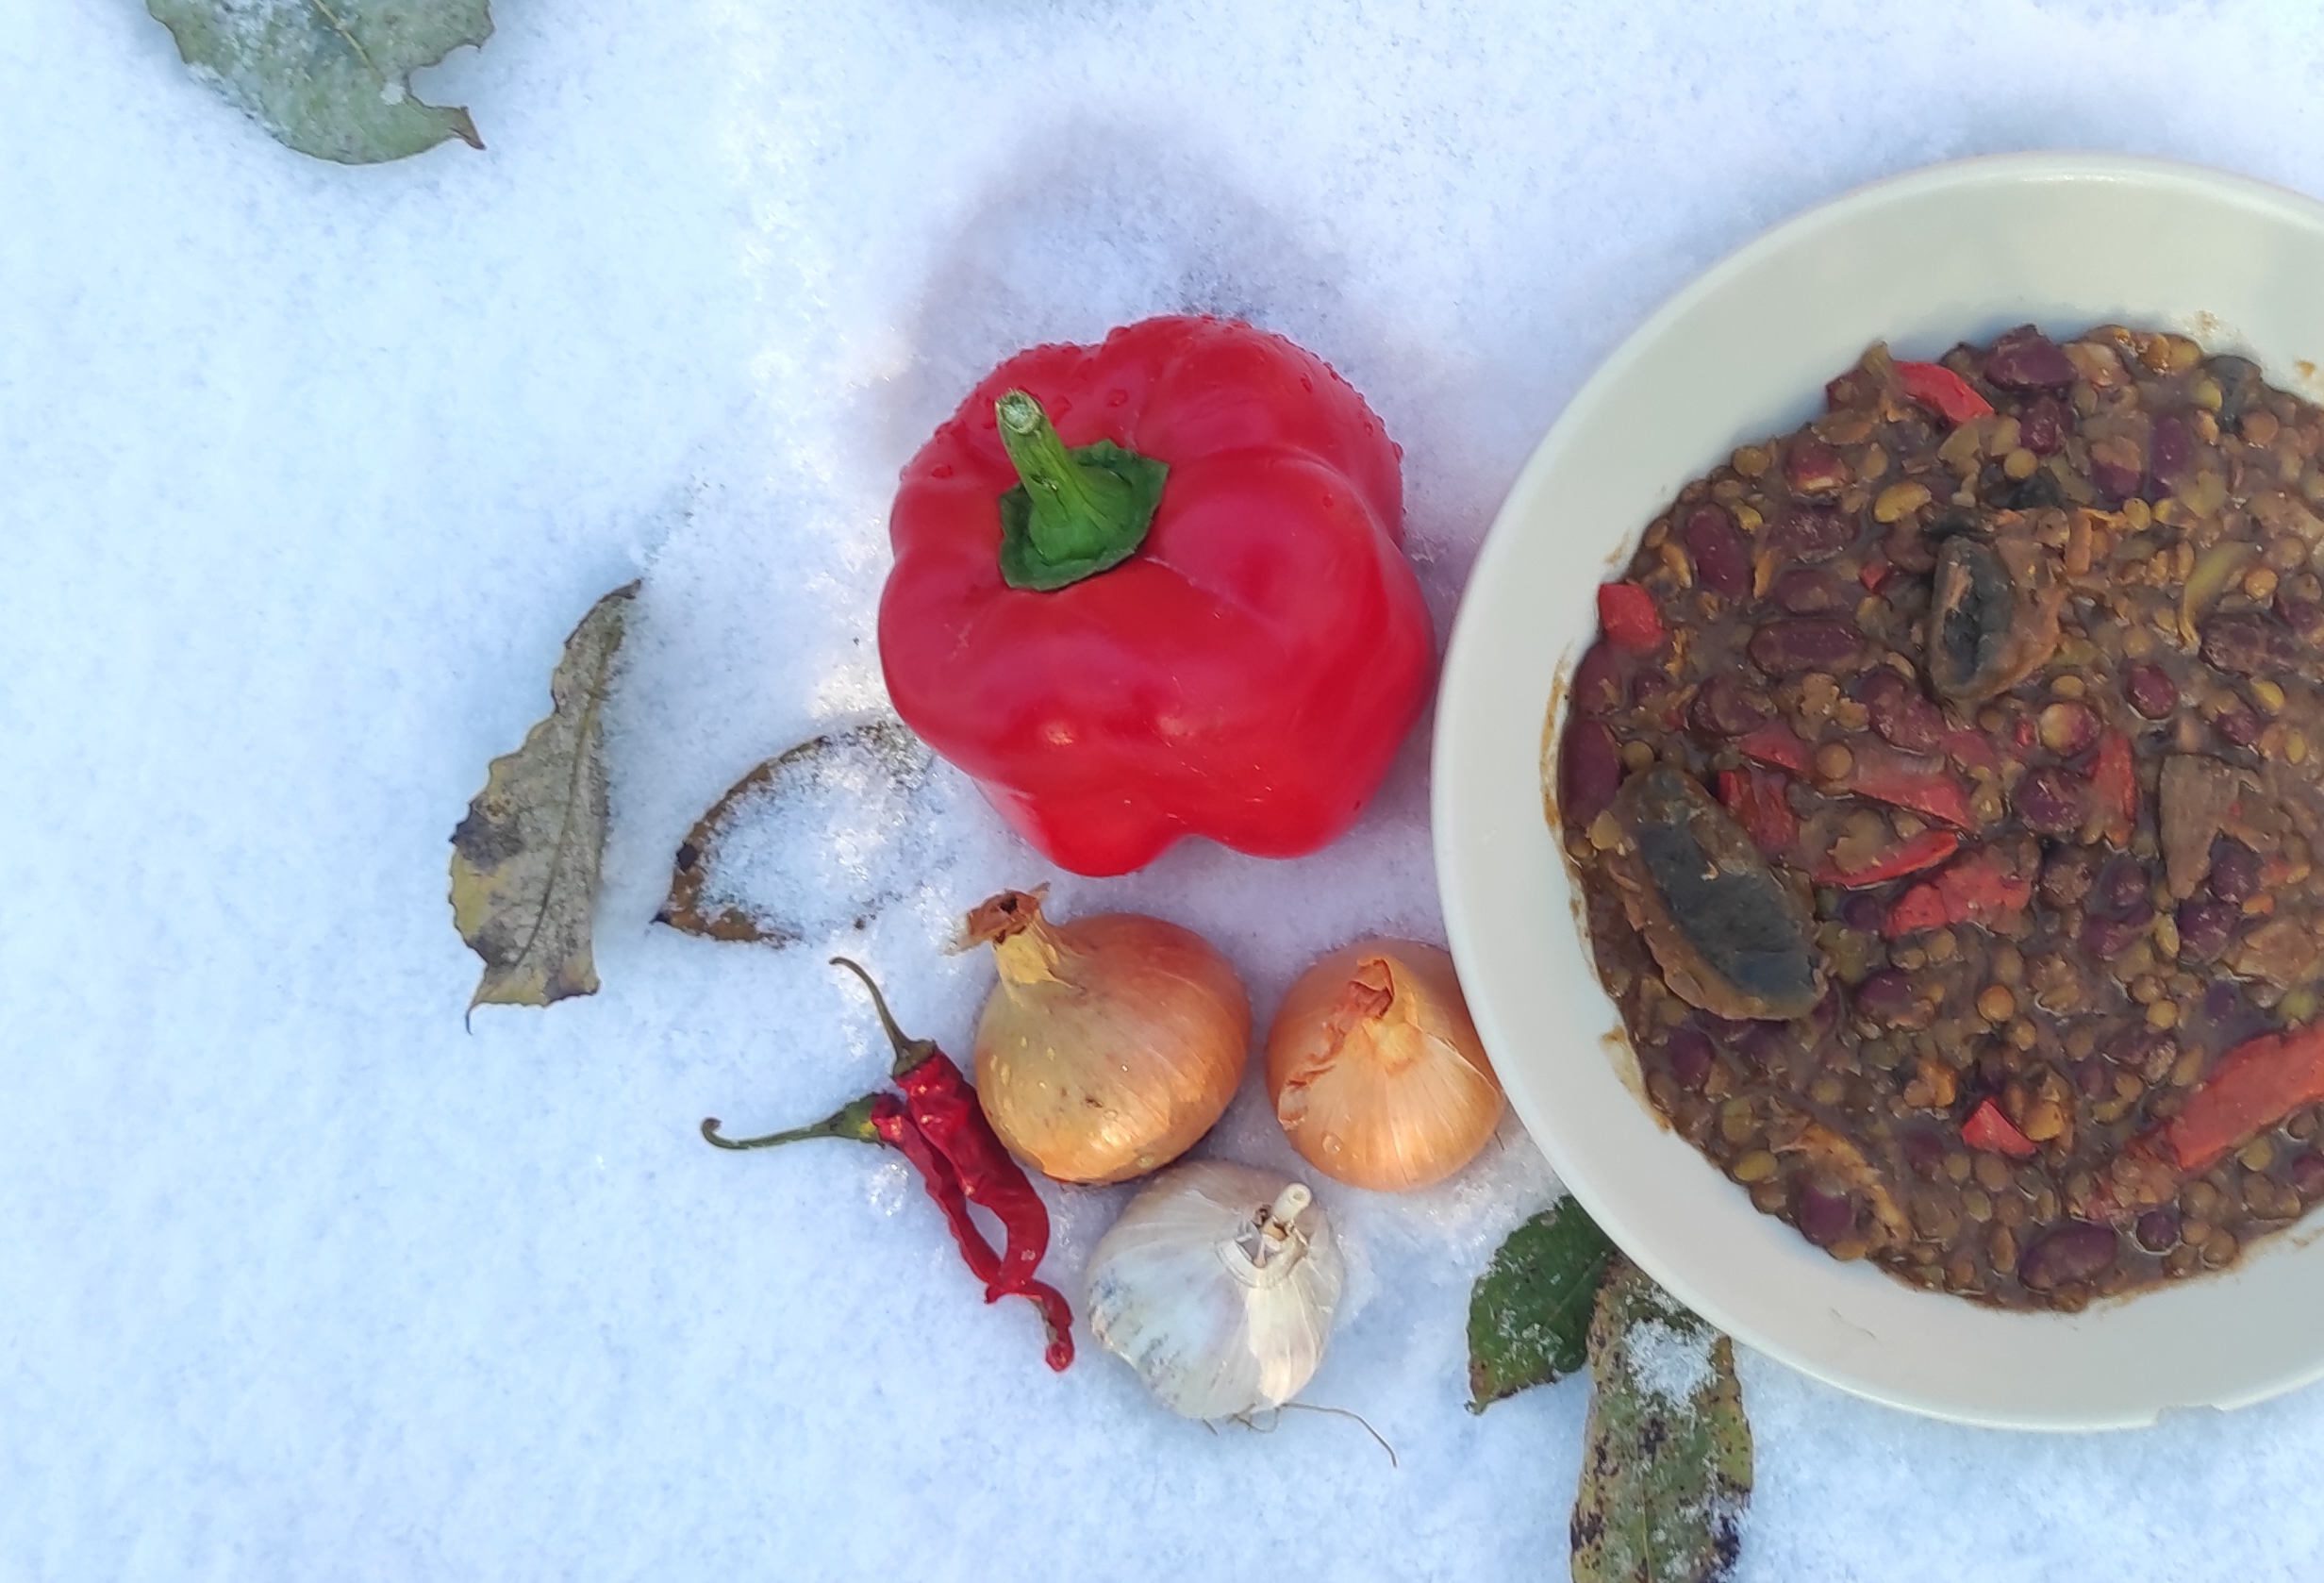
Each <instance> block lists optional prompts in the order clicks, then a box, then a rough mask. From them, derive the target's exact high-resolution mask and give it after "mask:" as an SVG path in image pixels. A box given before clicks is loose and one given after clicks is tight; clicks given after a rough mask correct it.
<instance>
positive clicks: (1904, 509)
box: [1552, 325, 2324, 1310]
mask: <svg viewBox="0 0 2324 1583" xmlns="http://www.w3.org/2000/svg"><path fill="white" fill-rule="evenodd" d="M1825 393H1826V398H1827V400H1826V408H1827V409H1826V410H1825V412H1824V413H1823V415H1822V416H1821V417H1818V418H1817V419H1816V420H1815V421H1814V422H1812V423H1810V424H1808V425H1805V426H1804V427H1801V428H1800V429H1798V430H1796V431H1794V432H1793V433H1791V434H1788V435H1785V436H1784V437H1782V438H1780V439H1776V440H1770V441H1768V442H1764V443H1760V444H1751V445H1745V446H1743V447H1742V448H1741V449H1739V450H1737V451H1735V454H1734V455H1733V456H1732V457H1730V458H1728V459H1727V461H1726V462H1725V463H1723V464H1722V465H1720V466H1719V467H1718V468H1717V469H1715V470H1714V471H1713V472H1712V473H1711V474H1710V475H1708V476H1707V477H1703V478H1699V479H1697V480H1695V481H1694V482H1692V483H1690V484H1688V485H1686V487H1685V489H1683V490H1681V491H1680V492H1679V495H1678V498H1677V500H1676V501H1675V502H1673V503H1672V505H1671V506H1670V508H1668V510H1667V511H1665V512H1664V513H1663V514H1662V515H1661V516H1659V517H1657V518H1656V519H1655V520H1654V522H1653V523H1652V525H1650V526H1649V527H1648V529H1647V531H1646V534H1645V538H1644V541H1643V542H1642V543H1641V545H1640V547H1639V550H1638V552H1637V554H1636V555H1635V557H1634V558H1632V560H1631V562H1630V565H1629V567H1628V569H1627V571H1626V572H1625V573H1624V574H1623V575H1622V577H1621V578H1620V580H1618V581H1616V582H1612V583H1609V584H1607V585H1605V586H1604V587H1603V588H1602V589H1601V590H1600V591H1599V616H1600V625H1601V627H1602V635H1601V637H1600V639H1599V641H1598V642H1597V643H1596V644H1595V646H1593V647H1592V648H1591V649H1590V650H1589V651H1588V652H1587V653H1586V654H1585V656H1584V657H1583V658H1582V660H1581V663H1580V664H1579V666H1578V667H1577V668H1576V670H1575V673H1574V675H1573V677H1572V682H1571V686H1570V688H1569V690H1568V692H1567V694H1566V698H1565V700H1564V702H1563V704H1562V706H1561V707H1562V708H1564V710H1565V714H1564V724H1563V727H1562V734H1561V736H1560V740H1559V748H1558V754H1557V759H1556V769H1555V777H1554V787H1553V795H1552V805H1553V808H1554V809H1555V813H1554V819H1555V822H1556V823H1557V825H1558V826H1559V828H1560V830H1561V833H1562V836H1563V840H1564V843H1565V847H1566V852H1567V855H1568V857H1569V859H1570V860H1571V861H1572V863H1573V864H1574V865H1575V868H1576V871H1577V874H1578V877H1579V879H1580V882H1581V888H1582V891H1583V894H1584V897H1585V906H1586V910H1587V920H1588V926H1589V932H1590V936H1591V942H1592V947H1593V949H1594V952H1595V955H1596V960H1597V966H1598V972H1599V975H1600V976H1601V978H1602V980H1603V981H1604V983H1605V985H1606V988H1607V989H1608V991H1610V992H1611V993H1612V995H1613V996H1614V998H1615V1000H1616V1002H1617V1004H1618V1006H1619V1007H1620V1009H1621V1014H1622V1018H1623V1022H1624V1024H1625V1025H1626V1026H1627V1028H1628V1031H1629V1035H1630V1039H1631V1042H1632V1043H1633V1045H1634V1046H1635V1048H1636V1051H1637V1054H1638V1058H1639V1064H1640V1069H1641V1072H1642V1075H1643V1077H1644V1083H1645V1089H1646V1093H1647V1096H1648V1099H1649V1100H1650V1101H1651V1103H1652V1105H1653V1106H1654V1108H1656V1109H1657V1110H1658V1111H1659V1112H1660V1114H1661V1115H1662V1117H1663V1118H1664V1119H1665V1120H1667V1122H1668V1125H1670V1126H1671V1127H1672V1128H1674V1129H1675V1130H1676V1131H1678V1132H1679V1133H1680V1134H1681V1135H1683V1136H1684V1137H1685V1139H1686V1140H1687V1141H1689V1142H1691V1143H1692V1144H1693V1145H1694V1146H1695V1147H1696V1148H1697V1149H1699V1150H1701V1153H1702V1154H1703V1155H1704V1156H1706V1157H1707V1158H1709V1159H1710V1160H1711V1161H1712V1162H1713V1163H1714V1164H1715V1165H1717V1166H1718V1168H1719V1169H1720V1170H1721V1171H1723V1172H1724V1173H1725V1174H1726V1175H1728V1176H1729V1177H1730V1178H1731V1179H1733V1180H1734V1181H1735V1183H1737V1184H1738V1185H1739V1186H1741V1187H1742V1188H1743V1189H1744V1191H1748V1192H1749V1193H1750V1195H1751V1202H1752V1204H1753V1205H1755V1206H1756V1207H1757V1208H1759V1209H1761V1210H1762V1211H1764V1212H1766V1213H1768V1214H1772V1215H1777V1216H1780V1217H1782V1218H1783V1219H1784V1220H1785V1221H1787V1222H1789V1223H1790V1224H1791V1225H1793V1226H1795V1227H1796V1228H1797V1229H1798V1230H1799V1232H1800V1233H1801V1235H1802V1236H1803V1237H1805V1238H1806V1239H1807V1240H1808V1241H1811V1242H1813V1243H1815V1244H1817V1245H1818V1246H1819V1247H1822V1248H1824V1249H1826V1250H1827V1251H1828V1252H1830V1253H1831V1254H1832V1255H1833V1256H1834V1257H1835V1258H1843V1259H1854V1258H1868V1259H1871V1260H1873V1261H1875V1262H1876V1263H1878V1264H1879V1265H1881V1266H1882V1267H1883V1268H1884V1269H1885V1270H1887V1271H1888V1272H1889V1273H1890V1274H1892V1275H1897V1276H1899V1277H1900V1278H1901V1279H1903V1280H1906V1281H1909V1282H1911V1283H1912V1284H1914V1285H1916V1286H1920V1287H1926V1288H1932V1289H1936V1290H1941V1291H1950V1292H1954V1293H1957V1294H1959V1295H1962V1296H1965V1297H1969V1298H1973V1299H1976V1300H1978V1301H1981V1302H1986V1303H1993V1304H2000V1305H2004V1306H2009V1307H2017V1308H2061V1309H2069V1310H2070V1309H2075V1308H2081V1307H2083V1305H2084V1304H2086V1303H2088V1302H2089V1301H2090V1300H2091V1299H2092V1298H2094V1297H2098V1296H2105V1295H2111V1294H2114V1293H2118V1292H2126V1291H2134V1290H2136V1289H2138V1288H2141V1287H2145V1286H2149V1285H2151V1284H2153V1283H2156V1282H2159V1281H2163V1280H2168V1279H2173V1278H2178V1277H2183V1276H2187V1275H2194V1274H2196V1273H2198V1272H2199V1271H2203V1270H2211V1269H2216V1268H2218V1267H2220V1266H2222V1265H2225V1264H2228V1263H2230V1262H2232V1261H2233V1259H2234V1258H2236V1257H2237V1255H2238V1254H2239V1252H2240V1251H2241V1250H2242V1249H2243V1248H2244V1247H2245V1246H2246V1245H2247V1244H2249V1242H2250V1241H2253V1240H2254V1239H2255V1238H2258V1237H2262V1236H2265V1235H2266V1234H2267V1233H2269V1232H2271V1231H2275V1230H2280V1229H2282V1227H2283V1226H2285V1225H2289V1224H2290V1223H2291V1222H2292V1221H2294V1220H2296V1219H2298V1218H2299V1215H2300V1214H2301V1213H2302V1212H2303V1211H2304V1210H2305V1209H2306V1208H2308V1207H2309V1206H2311V1205H2313V1204H2315V1203H2316V1201H2317V1200H2318V1199H2319V1198H2324V1133H2320V1131H2319V1124H2320V1123H2324V1022H2319V1021H2318V1019H2317V1011H2318V998H2317V996H2318V990H2319V980H2320V979H2324V874H2319V872H2318V871H2317V869H2316V863H2315V858H2316V855H2317V854H2318V853H2320V852H2324V776H2320V775H2319V770H2320V769H2324V659H2320V658H2319V656H2320V655H2324V647H2320V645H2324V578H2320V577H2319V569H2324V516H2320V515H2319V514H2318V513H2319V511H2324V410H2319V409H2318V408H2316V406H2314V405H2311V404H2310V403H2308V402H2306V401H2303V400H2301V399H2299V398H2298V397H2296V396H2293V395H2291V394H2288V393H2287V392H2283V391H2281V390H2278V389H2276V388H2274V387H2272V386H2270V385H2268V384H2266V382H2265V381H2264V380H2263V378H2262V377H2261V374H2260V371H2259V369H2258V368H2256V367H2255V366H2254V365H2253V364H2252V363H2251V362H2249V360H2247V359H2245V358H2239V357H2233V356H2224V355H2222V356H2213V355H2209V354H2207V353H2206V352H2205V351H2204V349H2203V348H2202V347H2201V346H2199V345H2198V344H2197V343H2196V342H2193V341H2191V340H2188V339H2186V338H2185V337H2183V336H2179V335H2172V334H2165V333H2160V332H2153V331H2145V330H2133V329H2126V328H2122V327H2120V326H2116V325H2105V326H2101V327H2100V328H2097V329H2094V330H2091V331H2089V332H2088V333H2086V334H2083V335H2082V336H2080V337H2078V338H2076V339H2072V340H2067V341H2064V342H2060V341H2056V340H2053V339H2051V338H2050V336H2049V335H2046V334H2044V333H2042V332H2041V331H2040V330H2038V329H2036V328H2034V327H2033V326H2032V325H2025V326H2022V327H2020V328H2017V329H2015V330H2012V331H2010V332H2008V333H2007V334H2005V335H2003V336H2001V337H2000V339H1999V340H1997V341H1995V342H1992V343H1991V344H1990V345H1985V346H1968V345H1962V346H1957V347H1955V348H1954V349H1953V350H1952V351H1950V353H1948V354H1946V356H1945V357H1944V358H1943V359H1942V360H1941V361H1939V362H1934V363H1914V362H1904V361H1900V360H1897V359H1895V358H1891V357H1890V356H1889V354H1888V352H1887V350H1886V349H1885V348H1884V347H1881V346H1874V347H1873V348H1871V349H1870V350H1869V351H1868V352H1867V353H1866V354H1865V356H1864V358H1863V359H1862V360H1861V361H1860V362H1859V363H1858V364H1857V365H1856V366H1855V367H1854V368H1852V369H1851V370H1849V371H1848V372H1847V373H1845V374H1843V375H1840V376H1839V377H1838V378H1836V379H1834V380H1833V381H1832V383H1831V384H1830V385H1829V386H1828V387H1827V388H1826V392H1825Z"/></svg>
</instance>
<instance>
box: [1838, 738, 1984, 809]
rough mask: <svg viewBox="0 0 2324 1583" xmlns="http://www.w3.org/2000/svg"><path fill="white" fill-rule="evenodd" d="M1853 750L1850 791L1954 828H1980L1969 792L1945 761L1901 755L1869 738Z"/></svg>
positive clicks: (1849, 779) (1849, 778)
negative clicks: (1952, 773) (1971, 809)
mask: <svg viewBox="0 0 2324 1583" xmlns="http://www.w3.org/2000/svg"><path fill="white" fill-rule="evenodd" d="M1850 751H1851V756H1852V758H1853V763H1852V764H1851V767H1850V769H1849V772H1848V775H1847V777H1846V779H1845V780H1844V781H1843V783H1842V784H1843V785H1844V786H1845V788H1846V789H1847V790H1848V791H1850V792H1854V793H1855V794H1856V795H1857V796H1859V797H1869V798H1871V799H1872V800H1873V801H1874V802H1876V803H1886V804H1888V805H1889V806H1890V807H1892V808H1909V809H1911V810H1912V811H1913V812H1915V813H1920V814H1926V815H1927V816H1928V817H1930V818H1931V819H1934V820H1937V821H1938V822H1940V823H1942V824H1946V825H1952V826H1953V827H1954V828H1955V829H1959V830H1973V829H1975V828H1976V827H1977V816H1976V815H1975V814H1974V813H1973V812H1971V811H1970V809H1969V793H1968V789H1967V787H1965V786H1963V785H1962V784H1961V782H1960V781H1959V780H1958V779H1956V778H1954V776H1953V775H1951V774H1950V772H1949V771H1947V770H1946V768H1945V765H1944V761H1943V760H1942V759H1937V758H1922V757H1920V756H1919V755H1917V754H1910V753H1900V752H1898V751H1897V750H1896V749H1895V748H1892V747H1890V746H1888V745H1887V744H1886V743H1885V742H1874V741H1871V740H1869V739H1866V740H1863V741H1859V742H1855V743H1854V744H1853V745H1852V746H1851V750H1850Z"/></svg>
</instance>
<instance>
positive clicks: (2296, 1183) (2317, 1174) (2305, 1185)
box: [2292, 1155, 2324, 1198]
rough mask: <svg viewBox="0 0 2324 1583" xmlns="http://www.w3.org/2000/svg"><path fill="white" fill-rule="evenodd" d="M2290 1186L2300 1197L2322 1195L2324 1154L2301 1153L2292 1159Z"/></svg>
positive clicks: (2317, 1196)
mask: <svg viewBox="0 0 2324 1583" xmlns="http://www.w3.org/2000/svg"><path fill="white" fill-rule="evenodd" d="M2292 1186H2293V1188H2294V1190H2295V1191H2298V1192H2299V1195H2300V1196H2301V1197H2302V1198H2319V1197H2324V1155H2301V1156H2300V1157H2299V1158H2298V1159H2296V1160H2294V1161H2292Z"/></svg>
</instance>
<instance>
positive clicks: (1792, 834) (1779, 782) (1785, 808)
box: [1718, 766, 1800, 858]
mask: <svg viewBox="0 0 2324 1583" xmlns="http://www.w3.org/2000/svg"><path fill="white" fill-rule="evenodd" d="M1790 785H1791V781H1790V779H1789V777H1787V776H1785V775H1780V774H1778V773H1776V772H1775V771H1773V770H1761V769H1753V768H1751V767H1749V766H1746V767H1745V768H1743V769H1740V770H1721V771H1719V772H1718V800H1719V802H1720V803H1721V804H1723V805H1724V806H1725V808H1726V809H1727V811H1728V812H1729V813H1731V814H1733V815H1735V823H1736V824H1738V825H1742V826H1743V833H1744V834H1746V835H1748V836H1750V837H1751V843H1752V844H1753V845H1755V846H1757V847H1758V848H1759V850H1760V851H1761V852H1763V853H1765V854H1767V856H1768V857H1770V858H1783V857H1785V856H1787V855H1789V853H1790V851H1791V849H1792V847H1793V846H1794V845H1796V844H1797V843H1798V841H1799V840H1800V816H1799V815H1798V814H1796V813H1794V812H1792V811H1791V802H1790V800H1789V797H1788V796H1787V794H1786V789H1787V788H1788V787H1789V786H1790Z"/></svg>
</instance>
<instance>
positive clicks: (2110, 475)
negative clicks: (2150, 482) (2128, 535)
mask: <svg viewBox="0 0 2324 1583" xmlns="http://www.w3.org/2000/svg"><path fill="white" fill-rule="evenodd" d="M2090 483H2091V486H2092V487H2093V488H2095V489H2096V490H2097V491H2098V492H2099V493H2100V495H2101V496H2103V497H2104V498H2105V499H2106V500H2107V501H2108V502H2110V503H2112V504H2116V505H2119V504H2120V503H2121V502H2123V501H2125V500H2128V499H2130V498H2131V497H2132V496H2133V495H2134V494H2137V493H2138V492H2140V491H2142V490H2144V489H2145V488H2146V487H2147V475H2146V472H2145V470H2144V469H2143V468H2142V467H2138V466H2133V465H2132V464H2131V463H2129V462H2127V461H2123V460H2121V459H2119V458H2116V457H2113V456H2100V455H2098V454H2096V453H2095V452H2094V453H2092V455H2091V457H2090Z"/></svg>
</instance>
